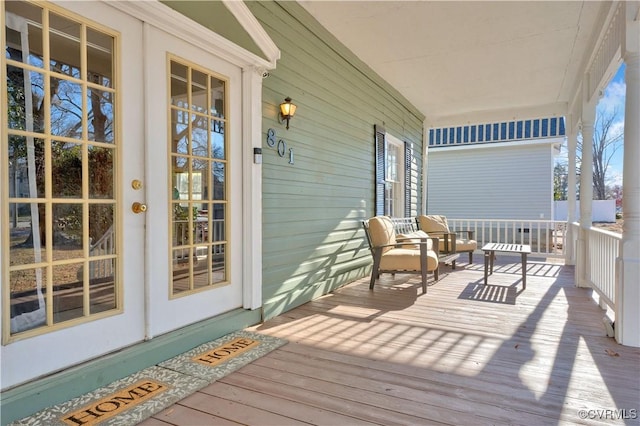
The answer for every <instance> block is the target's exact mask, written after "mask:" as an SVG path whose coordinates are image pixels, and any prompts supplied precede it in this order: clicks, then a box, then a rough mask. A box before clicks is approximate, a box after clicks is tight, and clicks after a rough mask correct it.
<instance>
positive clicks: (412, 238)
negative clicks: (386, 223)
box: [396, 231, 433, 250]
mask: <svg viewBox="0 0 640 426" xmlns="http://www.w3.org/2000/svg"><path fill="white" fill-rule="evenodd" d="M423 238H429V234H427V233H426V232H424V231H414V232H409V233H407V234H398V235H396V241H398V242H399V243H402V242H403V241H402V240H403V239H407V240H408V241H407V242H408V243H409V244H402V246H401V247H402V248H412V249H418V250H420V241H421V240H422V239H423ZM432 248H433V241H432V240H431V239H428V240H427V250H431V249H432Z"/></svg>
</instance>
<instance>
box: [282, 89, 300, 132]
mask: <svg viewBox="0 0 640 426" xmlns="http://www.w3.org/2000/svg"><path fill="white" fill-rule="evenodd" d="M296 108H297V106H296V105H295V104H293V103H291V98H290V97H288V96H287V97H286V98H285V100H284V102H283V103H281V104H280V117H279V118H280V120H279V121H280V123H282V122H284V121H286V122H287V130H289V120H291V117H293V116H294V114H295V113H296Z"/></svg>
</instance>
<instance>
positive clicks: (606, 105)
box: [596, 63, 626, 185]
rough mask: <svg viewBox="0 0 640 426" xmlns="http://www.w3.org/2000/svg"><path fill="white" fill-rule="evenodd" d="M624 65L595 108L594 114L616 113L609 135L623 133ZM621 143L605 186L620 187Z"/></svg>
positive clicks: (610, 166) (608, 172) (611, 164)
mask: <svg viewBox="0 0 640 426" xmlns="http://www.w3.org/2000/svg"><path fill="white" fill-rule="evenodd" d="M624 71H625V64H624V63H623V64H622V65H621V66H620V68H619V69H618V72H617V73H616V74H615V76H614V77H613V78H612V79H611V81H610V82H609V85H608V86H607V88H606V89H605V91H604V96H603V97H602V98H601V99H600V102H598V106H597V107H596V114H600V113H604V114H612V113H613V112H614V111H616V112H617V115H616V118H615V123H614V125H613V128H612V131H611V134H618V132H623V131H624V102H625V92H626V84H625V82H624ZM622 145H623V142H622V141H621V142H620V148H618V150H617V151H616V153H615V154H614V156H613V158H612V159H611V163H610V164H609V169H608V170H607V178H608V179H607V184H608V185H613V184H619V185H622V157H623V146H622Z"/></svg>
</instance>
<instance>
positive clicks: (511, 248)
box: [482, 243, 531, 289]
mask: <svg viewBox="0 0 640 426" xmlns="http://www.w3.org/2000/svg"><path fill="white" fill-rule="evenodd" d="M482 251H484V285H487V280H488V278H489V275H491V274H493V259H494V258H495V257H496V252H497V251H500V252H504V253H520V255H521V257H522V288H523V289H525V288H527V255H528V254H530V253H531V247H530V246H528V245H526V244H503V243H489V244H485V245H484V246H482Z"/></svg>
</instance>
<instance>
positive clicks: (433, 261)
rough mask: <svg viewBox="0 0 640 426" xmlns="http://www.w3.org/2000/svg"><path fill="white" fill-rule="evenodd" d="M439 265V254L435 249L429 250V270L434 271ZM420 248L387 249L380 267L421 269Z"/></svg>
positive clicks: (391, 269)
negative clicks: (437, 254)
mask: <svg viewBox="0 0 640 426" xmlns="http://www.w3.org/2000/svg"><path fill="white" fill-rule="evenodd" d="M437 267H438V256H436V253H435V252H434V251H433V250H429V251H427V271H429V272H431V271H434V270H435V269H436V268H437ZM420 268H421V266H420V250H416V249H406V248H394V249H391V250H387V251H386V252H385V253H383V254H382V259H380V269H381V270H383V271H412V272H415V271H420Z"/></svg>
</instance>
